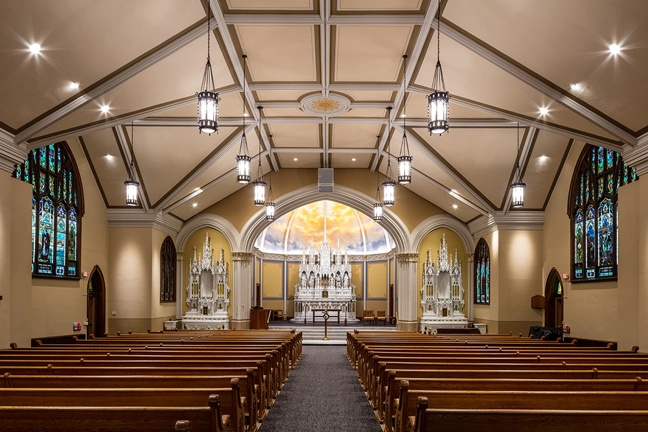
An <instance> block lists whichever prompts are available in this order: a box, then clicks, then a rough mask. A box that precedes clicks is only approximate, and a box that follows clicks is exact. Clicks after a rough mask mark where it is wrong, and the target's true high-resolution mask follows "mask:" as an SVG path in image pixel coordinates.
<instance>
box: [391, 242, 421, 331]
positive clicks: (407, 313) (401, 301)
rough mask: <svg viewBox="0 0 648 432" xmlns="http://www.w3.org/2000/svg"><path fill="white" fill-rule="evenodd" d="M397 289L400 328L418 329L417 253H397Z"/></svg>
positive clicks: (402, 329) (406, 329) (403, 329)
mask: <svg viewBox="0 0 648 432" xmlns="http://www.w3.org/2000/svg"><path fill="white" fill-rule="evenodd" d="M396 265H397V266H398V271H397V272H396V289H397V290H398V329H399V330H401V331H416V330H417V329H418V314H417V307H418V304H417V292H418V290H417V280H416V275H417V270H416V269H417V266H418V254H417V253H399V254H396Z"/></svg>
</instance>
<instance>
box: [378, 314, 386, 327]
mask: <svg viewBox="0 0 648 432" xmlns="http://www.w3.org/2000/svg"><path fill="white" fill-rule="evenodd" d="M377 314H378V315H376V323H378V321H382V322H383V325H387V316H386V315H385V311H377Z"/></svg>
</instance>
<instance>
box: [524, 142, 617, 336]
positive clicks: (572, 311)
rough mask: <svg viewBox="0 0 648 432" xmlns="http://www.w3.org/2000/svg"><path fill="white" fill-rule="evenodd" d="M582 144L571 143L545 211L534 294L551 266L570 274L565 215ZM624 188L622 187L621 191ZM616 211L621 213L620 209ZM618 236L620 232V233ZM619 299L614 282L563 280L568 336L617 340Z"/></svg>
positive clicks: (567, 228) (569, 234)
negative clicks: (538, 283)
mask: <svg viewBox="0 0 648 432" xmlns="http://www.w3.org/2000/svg"><path fill="white" fill-rule="evenodd" d="M583 147H584V144H583V143H581V142H575V143H574V145H573V146H572V149H571V152H570V154H569V156H568V157H567V160H566V161H565V165H564V166H563V169H562V172H561V174H560V177H559V178H558V182H557V183H556V186H555V188H554V192H553V195H552V196H551V199H550V200H549V203H548V205H547V208H546V210H545V224H544V231H543V254H542V255H543V264H542V282H541V284H542V290H539V291H538V293H537V294H543V295H544V285H545V282H546V279H547V277H548V275H549V272H550V271H551V269H552V268H554V267H555V268H556V270H558V273H560V274H561V275H562V274H564V273H567V274H569V273H570V271H571V270H570V263H571V257H570V253H571V251H570V238H571V237H570V236H571V231H570V219H569V215H568V214H567V207H568V203H567V202H568V198H569V186H570V184H571V179H572V175H573V173H574V168H575V165H576V163H577V162H578V158H579V156H580V154H581V152H582V150H583ZM626 187H627V186H624V187H623V188H621V190H623V189H624V188H626ZM619 213H620V215H621V211H619ZM620 231H621V230H620ZM619 235H621V232H620V233H619ZM624 248H625V245H624V244H622V243H620V253H621V251H623V250H624ZM620 258H621V255H620ZM622 268H623V265H619V270H620V271H621V269H622ZM570 276H571V275H570ZM618 298H619V292H618V290H617V282H616V281H613V282H590V283H588V282H585V283H570V282H569V281H565V280H564V281H563V299H564V300H563V303H564V319H565V324H567V325H569V326H570V327H571V334H570V336H572V337H576V338H578V337H581V338H590V339H603V340H617V338H618V330H619V329H618V327H617V319H618V313H617V309H618ZM543 312H544V311H543ZM543 318H544V315H543Z"/></svg>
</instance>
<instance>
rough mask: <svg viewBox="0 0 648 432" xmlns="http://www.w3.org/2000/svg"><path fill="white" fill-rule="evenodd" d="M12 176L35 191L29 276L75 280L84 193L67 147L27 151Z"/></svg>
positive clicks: (63, 145)
mask: <svg viewBox="0 0 648 432" xmlns="http://www.w3.org/2000/svg"><path fill="white" fill-rule="evenodd" d="M13 176H14V177H15V178H17V179H20V180H23V181H25V182H27V183H30V184H31V185H32V186H33V191H34V192H33V195H32V274H33V275H34V276H49V277H58V278H63V277H74V278H78V277H79V259H80V253H79V251H80V245H81V242H80V237H79V236H80V232H81V216H82V215H83V212H84V208H83V189H82V187H81V178H80V176H79V173H78V170H77V166H76V163H75V161H74V158H73V156H72V152H71V151H70V149H69V148H68V146H67V144H66V143H64V142H61V143H57V144H50V145H48V146H45V147H41V148H39V149H36V150H32V151H30V152H29V154H28V155H27V160H26V161H25V162H24V163H22V164H20V165H16V169H15V171H14V173H13Z"/></svg>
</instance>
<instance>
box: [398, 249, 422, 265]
mask: <svg viewBox="0 0 648 432" xmlns="http://www.w3.org/2000/svg"><path fill="white" fill-rule="evenodd" d="M418 259H419V254H417V253H412V252H410V253H397V254H396V260H397V261H398V262H399V263H401V262H418Z"/></svg>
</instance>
